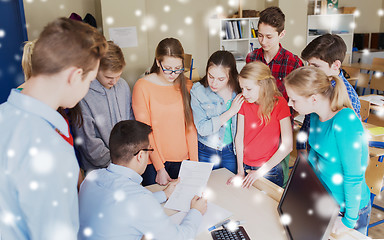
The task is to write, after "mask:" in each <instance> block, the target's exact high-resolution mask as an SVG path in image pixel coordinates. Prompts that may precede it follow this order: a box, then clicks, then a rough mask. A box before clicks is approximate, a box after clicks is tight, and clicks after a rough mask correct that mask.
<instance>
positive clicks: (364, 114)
mask: <svg viewBox="0 0 384 240" xmlns="http://www.w3.org/2000/svg"><path fill="white" fill-rule="evenodd" d="M370 108H371V103H370V102H368V101H366V100H360V116H361V121H363V122H367V120H368V117H369V111H370Z"/></svg>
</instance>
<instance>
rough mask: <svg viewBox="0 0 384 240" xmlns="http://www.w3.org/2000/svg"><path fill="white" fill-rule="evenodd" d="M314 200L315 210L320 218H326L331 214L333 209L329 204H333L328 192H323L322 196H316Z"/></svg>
mask: <svg viewBox="0 0 384 240" xmlns="http://www.w3.org/2000/svg"><path fill="white" fill-rule="evenodd" d="M315 199H316V202H315V212H316V214H318V215H319V216H320V217H321V218H324V219H326V218H328V217H330V216H332V214H333V209H332V208H331V207H330V206H334V200H333V198H332V197H331V196H329V195H328V194H324V195H322V196H316V198H315Z"/></svg>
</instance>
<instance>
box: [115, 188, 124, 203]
mask: <svg viewBox="0 0 384 240" xmlns="http://www.w3.org/2000/svg"><path fill="white" fill-rule="evenodd" d="M113 198H114V199H115V200H116V201H117V202H121V201H123V200H124V199H125V192H124V191H123V190H117V191H115V192H114V193H113Z"/></svg>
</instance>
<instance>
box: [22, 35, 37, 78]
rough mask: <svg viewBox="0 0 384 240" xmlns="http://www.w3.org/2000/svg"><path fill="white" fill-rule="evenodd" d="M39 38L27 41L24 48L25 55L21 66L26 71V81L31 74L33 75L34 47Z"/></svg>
mask: <svg viewBox="0 0 384 240" xmlns="http://www.w3.org/2000/svg"><path fill="white" fill-rule="evenodd" d="M36 40H37V39H35V40H33V41H27V42H25V45H24V48H23V57H22V58H21V67H22V68H23V71H24V78H25V81H27V80H28V79H29V78H30V77H31V75H32V62H31V58H32V53H33V47H34V46H35V42H36Z"/></svg>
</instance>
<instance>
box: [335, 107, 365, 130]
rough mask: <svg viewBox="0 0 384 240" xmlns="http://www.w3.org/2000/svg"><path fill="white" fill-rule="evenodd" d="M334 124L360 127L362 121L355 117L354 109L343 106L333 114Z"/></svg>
mask: <svg viewBox="0 0 384 240" xmlns="http://www.w3.org/2000/svg"><path fill="white" fill-rule="evenodd" d="M333 122H334V124H337V125H338V126H349V127H359V128H360V127H361V128H362V123H361V120H360V119H359V118H358V117H357V115H356V113H355V111H353V110H352V109H350V108H343V109H341V110H340V111H339V112H338V113H337V114H336V115H335V116H334V121H333Z"/></svg>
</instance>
